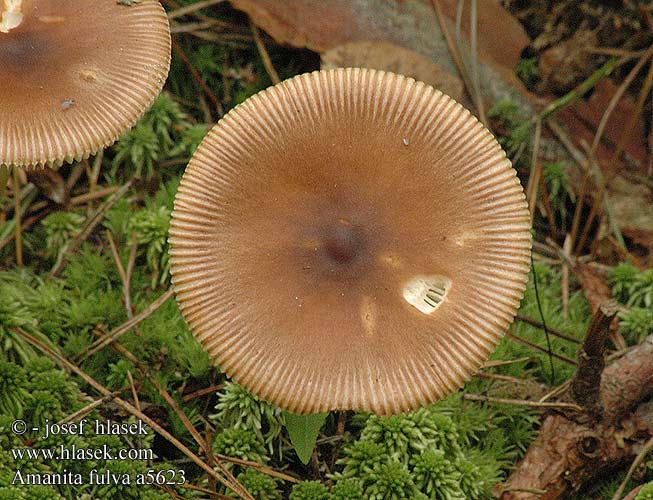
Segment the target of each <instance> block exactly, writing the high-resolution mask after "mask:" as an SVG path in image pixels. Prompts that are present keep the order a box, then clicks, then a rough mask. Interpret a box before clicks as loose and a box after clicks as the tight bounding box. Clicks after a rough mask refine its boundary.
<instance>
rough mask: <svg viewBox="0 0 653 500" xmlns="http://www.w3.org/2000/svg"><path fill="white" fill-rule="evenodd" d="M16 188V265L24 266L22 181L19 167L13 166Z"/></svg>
mask: <svg viewBox="0 0 653 500" xmlns="http://www.w3.org/2000/svg"><path fill="white" fill-rule="evenodd" d="M13 177H14V179H13V188H14V218H15V220H16V227H15V229H14V235H15V240H16V265H17V266H18V267H23V229H22V225H21V219H22V213H21V211H20V182H19V181H18V167H14V168H13Z"/></svg>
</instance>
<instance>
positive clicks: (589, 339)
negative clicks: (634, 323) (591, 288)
mask: <svg viewBox="0 0 653 500" xmlns="http://www.w3.org/2000/svg"><path fill="white" fill-rule="evenodd" d="M617 311H618V308H617V303H616V302H614V301H612V300H610V301H607V302H604V303H603V304H601V305H600V306H599V308H598V309H597V310H596V312H595V313H594V315H593V316H592V321H591V323H590V326H589V328H588V329H587V333H586V334H585V340H584V341H583V345H582V347H581V348H580V349H579V350H578V368H577V369H576V372H575V373H574V376H573V378H572V380H571V391H570V394H571V397H572V399H573V400H574V401H575V402H576V403H578V404H579V405H581V406H582V407H583V409H584V410H585V412H586V413H587V414H588V415H589V416H590V417H591V418H593V419H594V420H600V418H601V416H602V415H603V407H602V405H601V400H600V398H599V393H600V391H601V375H602V374H603V368H604V367H605V360H604V357H603V354H604V353H605V341H606V339H607V338H608V334H609V329H610V322H611V321H612V319H613V318H614V317H615V316H616V315H617Z"/></svg>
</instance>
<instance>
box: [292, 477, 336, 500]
mask: <svg viewBox="0 0 653 500" xmlns="http://www.w3.org/2000/svg"><path fill="white" fill-rule="evenodd" d="M330 497H331V494H330V493H329V490H328V489H327V488H326V486H324V485H323V484H322V483H321V482H319V481H302V482H301V483H299V484H296V485H295V486H293V487H292V491H291V492H290V497H289V500H331V498H330Z"/></svg>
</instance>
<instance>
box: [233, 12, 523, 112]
mask: <svg viewBox="0 0 653 500" xmlns="http://www.w3.org/2000/svg"><path fill="white" fill-rule="evenodd" d="M440 2H441V4H442V8H443V11H444V13H445V16H446V17H447V18H448V21H449V27H450V30H451V33H454V31H455V26H454V24H455V21H454V19H455V13H456V6H457V4H458V0H440ZM231 3H232V4H233V5H234V7H236V8H237V9H240V10H243V11H245V12H246V13H247V14H249V16H250V17H251V18H252V20H253V21H254V23H255V24H257V25H258V26H260V27H261V28H263V29H264V30H265V31H266V32H267V33H268V34H269V35H270V36H272V37H273V38H274V39H275V41H276V42H277V43H281V44H288V45H292V46H295V47H305V48H308V49H311V50H314V51H316V52H320V53H324V52H326V51H328V50H330V49H333V48H335V47H339V46H342V45H345V44H347V43H351V42H362V41H368V42H370V41H374V42H388V43H392V44H394V45H397V46H400V47H403V48H406V49H410V50H412V51H414V52H416V53H418V54H422V55H424V56H427V57H428V58H430V59H432V60H433V61H437V63H438V64H439V65H441V66H442V67H443V68H444V70H445V71H448V72H450V73H451V74H457V71H456V68H455V66H454V64H453V62H452V60H451V58H450V55H449V49H448V47H447V44H446V42H445V41H444V38H443V37H442V34H441V33H440V30H439V27H438V22H437V18H436V16H435V13H434V11H433V7H432V5H431V3H430V0H330V1H329V2H325V1H324V0H231ZM465 5H466V11H465V12H464V13H463V16H462V18H463V23H462V33H463V38H465V40H466V39H467V33H468V31H469V26H468V25H469V2H465ZM477 35H478V50H479V59H480V64H479V74H480V79H481V86H482V91H484V92H485V93H487V94H488V100H489V101H490V102H494V101H496V100H498V99H500V98H502V97H505V96H506V94H510V95H513V94H520V93H523V92H524V88H523V85H522V84H521V82H520V81H519V80H518V79H517V77H516V76H515V74H514V68H515V67H516V65H517V62H518V60H519V55H520V54H521V52H522V50H523V49H524V48H525V47H526V45H528V37H527V36H526V34H525V32H524V30H523V28H522V27H521V25H520V24H519V22H518V21H517V20H516V19H514V18H513V17H512V16H511V15H510V14H509V13H508V12H507V11H506V10H505V9H504V8H503V7H502V6H501V4H500V2H499V0H484V1H482V2H478V27H477ZM465 40H464V43H465ZM465 52H468V51H467V49H465ZM520 97H521V96H517V97H516V99H520Z"/></svg>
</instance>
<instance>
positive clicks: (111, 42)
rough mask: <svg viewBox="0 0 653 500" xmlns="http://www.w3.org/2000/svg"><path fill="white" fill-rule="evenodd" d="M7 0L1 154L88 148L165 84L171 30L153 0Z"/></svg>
mask: <svg viewBox="0 0 653 500" xmlns="http://www.w3.org/2000/svg"><path fill="white" fill-rule="evenodd" d="M3 9H4V16H3V19H4V21H3V23H4V29H2V28H3V24H2V23H0V164H7V165H18V166H34V165H39V164H46V163H55V164H58V163H61V162H62V161H63V160H67V161H71V160H73V159H78V160H79V159H81V158H84V157H88V155H89V154H92V153H95V152H96V151H98V150H99V149H101V148H102V147H105V146H108V145H109V144H111V143H112V142H114V141H115V140H116V139H117V138H118V137H119V136H120V135H121V134H122V133H123V132H125V130H127V129H128V128H130V127H131V126H132V125H134V123H135V122H136V121H137V120H138V118H139V117H140V116H141V115H142V114H143V112H144V111H145V109H147V107H149V105H150V104H151V103H152V101H153V100H154V98H155V97H156V96H157V94H158V93H159V92H160V90H161V88H162V87H163V84H164V82H165V79H166V76H167V74H168V68H169V65H170V30H169V26H168V21H167V17H166V15H165V12H164V10H163V8H162V7H161V5H160V4H159V2H157V1H154V0H142V1H141V2H140V3H135V4H133V5H121V4H119V2H116V0H84V1H79V0H9V2H7V0H5V2H4V7H3V2H2V1H0V13H2V12H3ZM12 11H13V12H12ZM16 11H20V12H16ZM16 16H18V17H16ZM19 21H20V22H19ZM16 23H18V24H16Z"/></svg>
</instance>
